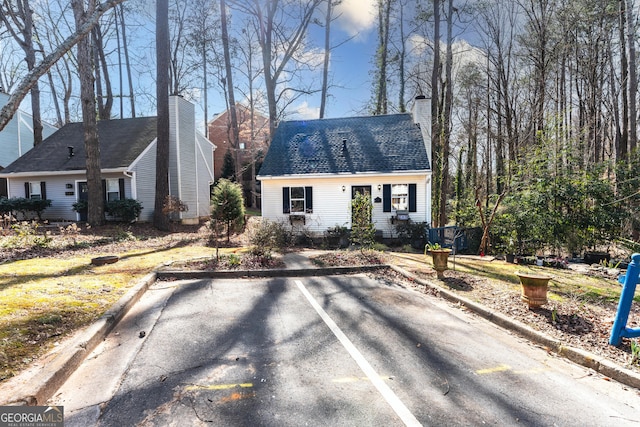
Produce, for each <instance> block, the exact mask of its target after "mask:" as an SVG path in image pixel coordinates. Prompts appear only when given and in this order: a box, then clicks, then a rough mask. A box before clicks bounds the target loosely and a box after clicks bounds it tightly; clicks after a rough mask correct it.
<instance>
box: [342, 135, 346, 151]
mask: <svg viewBox="0 0 640 427" xmlns="http://www.w3.org/2000/svg"><path fill="white" fill-rule="evenodd" d="M342 151H343V152H344V151H347V138H342Z"/></svg>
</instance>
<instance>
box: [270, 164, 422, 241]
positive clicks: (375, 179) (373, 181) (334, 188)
mask: <svg viewBox="0 0 640 427" xmlns="http://www.w3.org/2000/svg"><path fill="white" fill-rule="evenodd" d="M430 176H431V173H430V172H429V173H426V174H416V175H367V176H351V175H349V176H346V175H345V176H335V177H309V178H265V177H263V178H262V184H261V185H262V217H263V218H266V219H269V220H272V221H288V219H289V215H288V214H285V213H283V212H282V211H283V209H282V203H283V200H282V188H283V187H306V186H309V187H312V188H313V213H308V214H306V215H305V220H306V223H305V225H304V226H305V227H306V228H307V229H308V230H309V231H311V232H314V233H316V234H321V233H323V232H324V231H326V230H327V229H328V228H330V227H335V226H336V225H339V226H345V227H348V228H350V227H351V187H352V186H361V185H370V186H371V199H372V200H375V199H376V198H380V200H381V201H380V202H378V203H375V202H374V203H373V215H372V216H373V222H374V224H375V226H376V229H377V230H381V231H382V232H383V235H384V236H385V237H391V236H392V234H393V231H394V229H395V226H394V225H393V224H391V217H392V216H394V215H395V212H393V211H392V212H383V206H382V205H383V204H382V188H383V187H382V186H383V185H384V184H416V212H411V213H410V214H409V217H410V218H411V220H412V221H415V222H427V223H431V219H430V218H431V209H430V205H431V204H430V203H429V201H430V199H431V190H430ZM343 186H344V187H345V190H344V191H342V187H343ZM296 224H299V222H296Z"/></svg>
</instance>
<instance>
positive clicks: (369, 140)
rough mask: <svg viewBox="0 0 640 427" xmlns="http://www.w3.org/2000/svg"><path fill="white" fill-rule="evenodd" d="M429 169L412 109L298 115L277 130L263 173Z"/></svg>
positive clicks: (292, 173) (261, 174) (335, 172)
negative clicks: (323, 116)
mask: <svg viewBox="0 0 640 427" xmlns="http://www.w3.org/2000/svg"><path fill="white" fill-rule="evenodd" d="M426 170H429V158H428V156H427V152H426V149H425V144H424V140H423V138H422V133H421V131H420V128H419V127H418V126H417V125H416V124H415V123H414V122H413V119H412V117H411V115H409V114H391V115H382V116H369V117H348V118H336V119H321V120H298V121H286V122H283V123H281V124H280V125H279V126H278V128H277V129H276V132H275V135H274V137H273V140H272V141H271V146H270V147H269V151H268V152H267V155H266V157H265V159H264V162H263V163H262V167H261V168H260V173H259V176H283V175H302V174H340V173H366V172H384V173H391V172H397V171H426Z"/></svg>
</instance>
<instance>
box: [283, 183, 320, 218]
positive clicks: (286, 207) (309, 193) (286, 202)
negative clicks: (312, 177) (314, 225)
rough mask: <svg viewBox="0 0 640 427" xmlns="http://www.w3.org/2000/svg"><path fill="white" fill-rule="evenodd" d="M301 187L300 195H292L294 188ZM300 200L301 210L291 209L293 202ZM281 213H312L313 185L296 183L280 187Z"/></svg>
mask: <svg viewBox="0 0 640 427" xmlns="http://www.w3.org/2000/svg"><path fill="white" fill-rule="evenodd" d="M298 188H302V197H295V198H294V197H293V194H292V193H293V191H294V189H298ZM294 201H295V202H297V203H299V202H301V201H302V210H293V203H294ZM282 213H284V214H289V215H305V214H310V213H313V187H308V186H302V185H296V186H292V187H282Z"/></svg>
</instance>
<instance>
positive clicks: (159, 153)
mask: <svg viewBox="0 0 640 427" xmlns="http://www.w3.org/2000/svg"><path fill="white" fill-rule="evenodd" d="M156 52H157V54H156V55H157V64H156V66H157V68H156V97H157V100H158V135H157V141H156V144H157V146H156V198H155V205H154V211H153V225H154V226H155V227H156V228H157V229H159V230H164V231H168V230H169V216H168V215H165V214H164V212H162V210H163V208H164V202H165V200H166V199H167V197H168V196H169V55H170V52H169V0H157V2H156Z"/></svg>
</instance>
